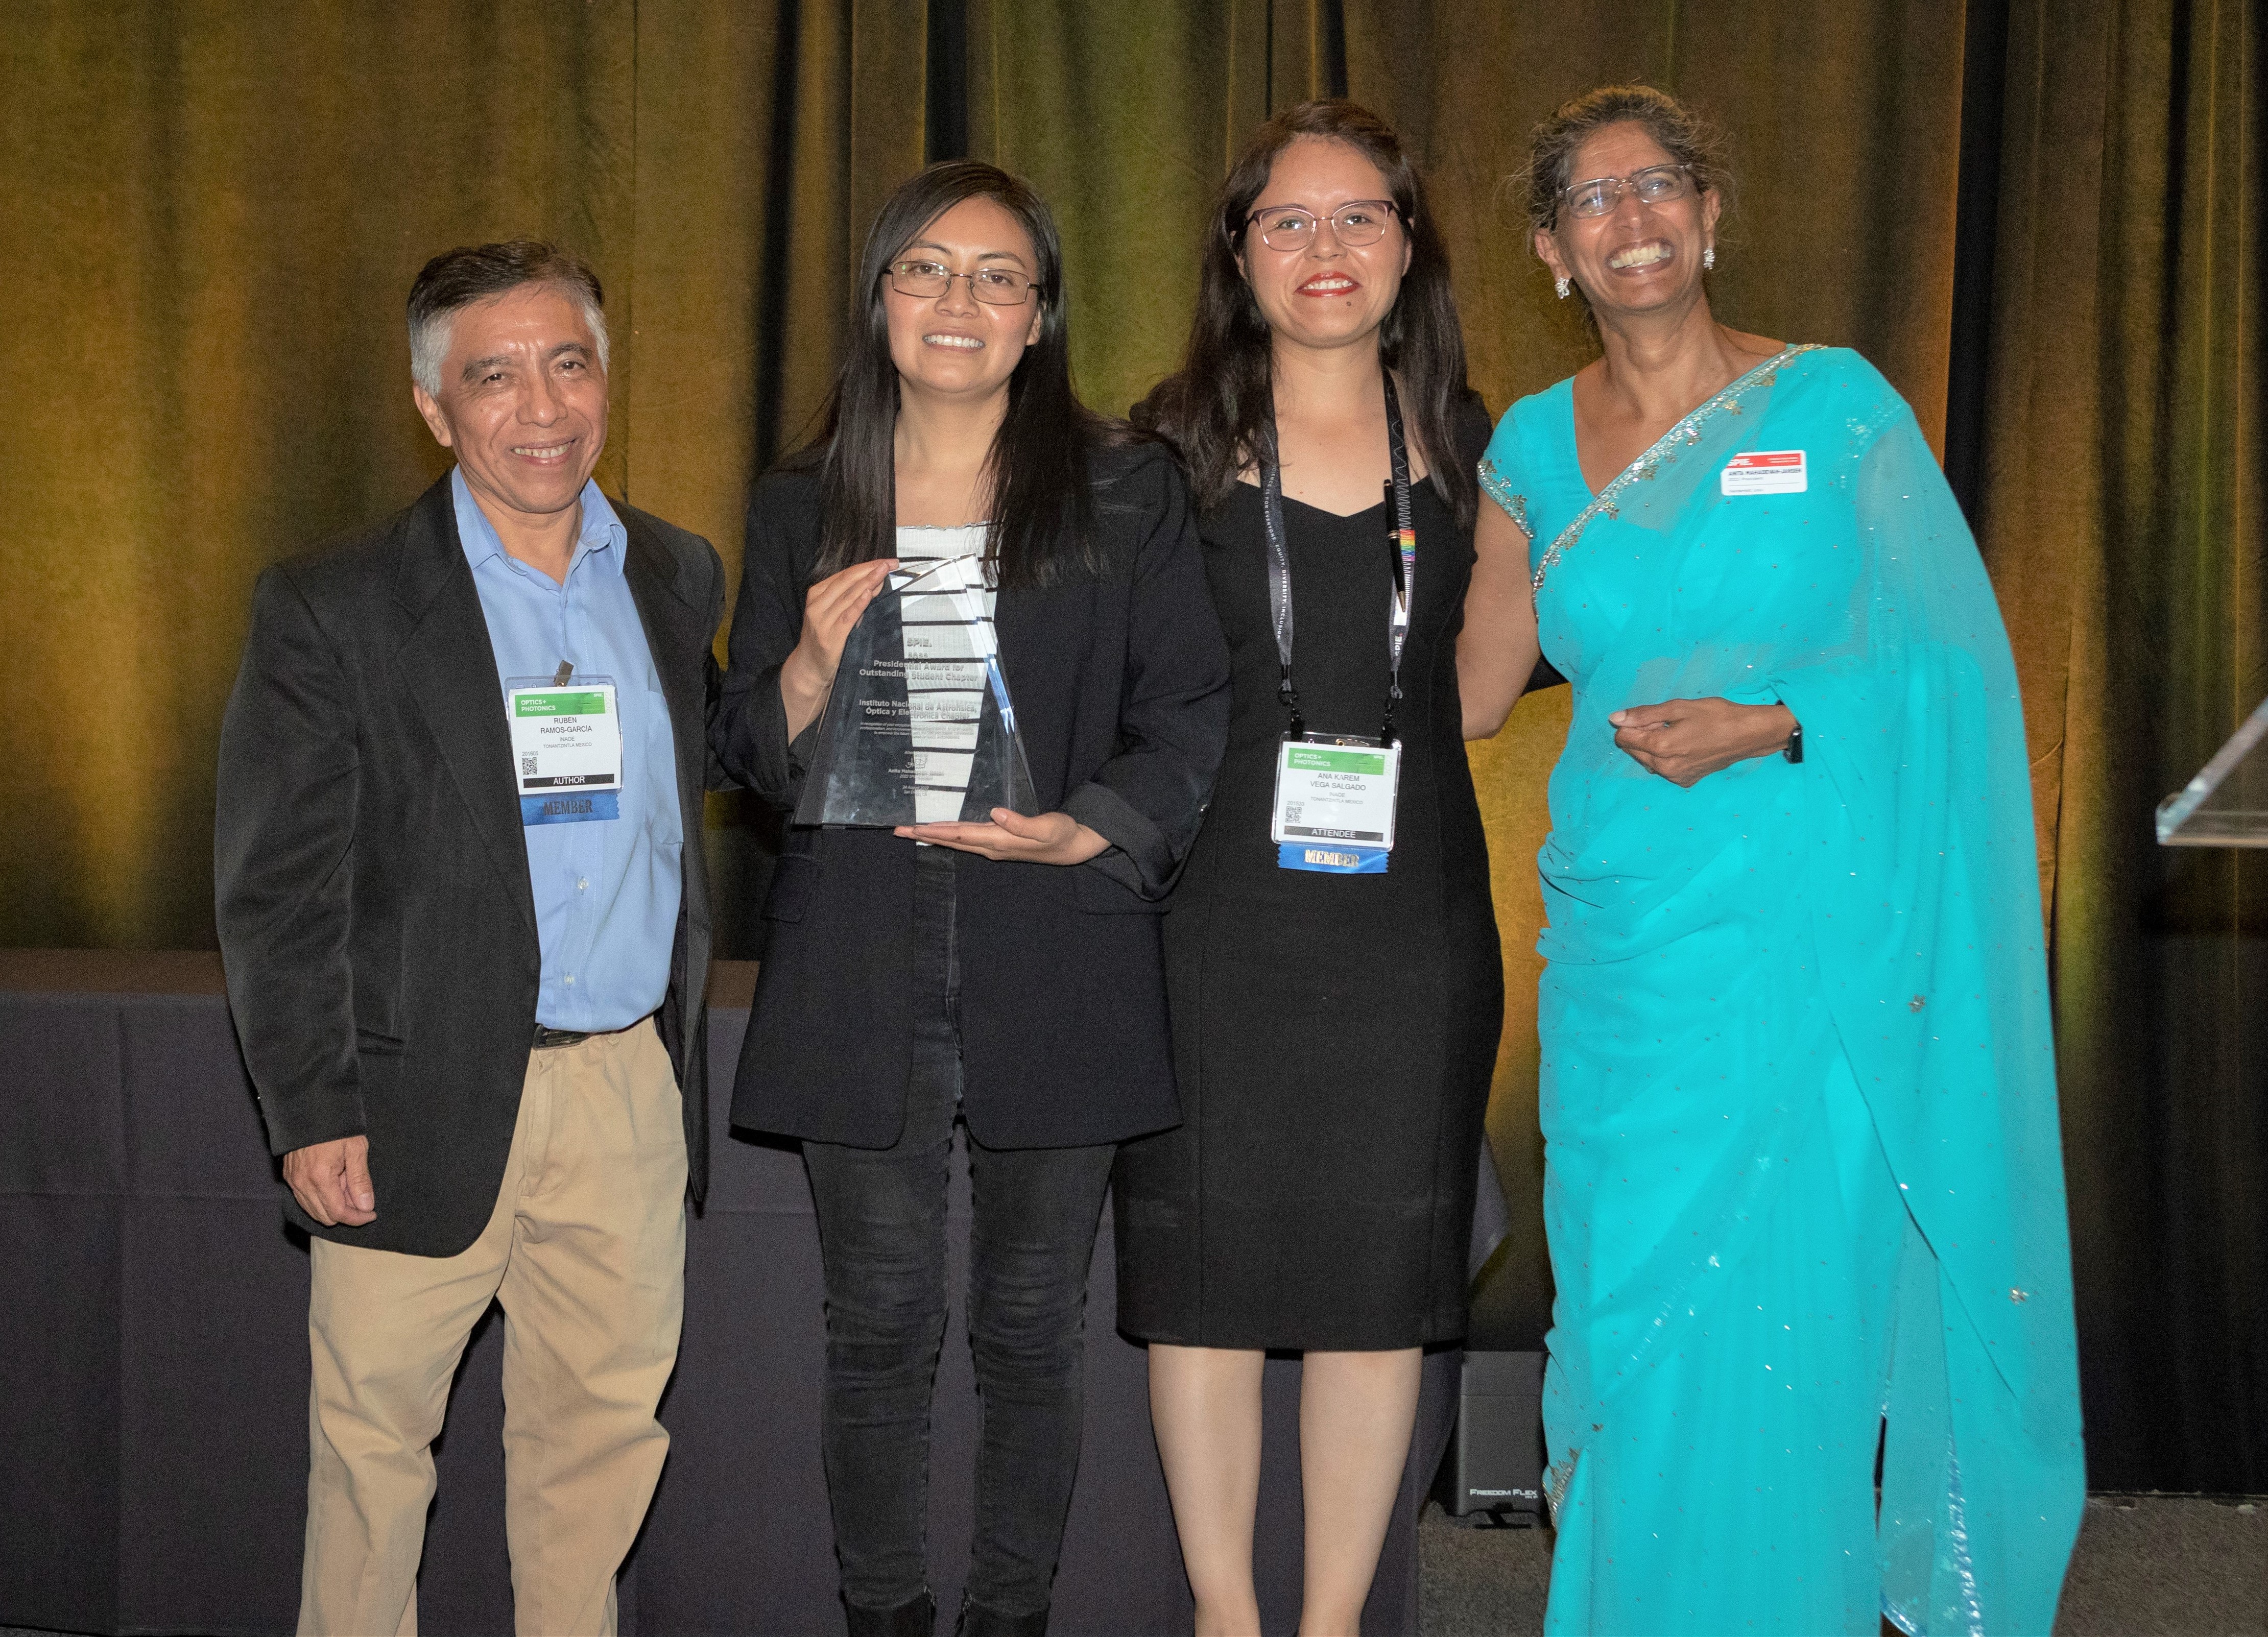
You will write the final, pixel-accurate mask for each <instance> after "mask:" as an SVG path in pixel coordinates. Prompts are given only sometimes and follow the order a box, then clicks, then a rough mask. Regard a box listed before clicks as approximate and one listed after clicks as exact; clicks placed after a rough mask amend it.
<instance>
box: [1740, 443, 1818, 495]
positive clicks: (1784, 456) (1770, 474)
mask: <svg viewBox="0 0 2268 1637" xmlns="http://www.w3.org/2000/svg"><path fill="white" fill-rule="evenodd" d="M1810 486H1811V485H1810V481H1809V480H1808V478H1807V477H1806V476H1805V475H1804V469H1803V451H1801V450H1800V449H1757V450H1751V451H1749V453H1747V454H1745V455H1734V457H1733V460H1732V464H1731V465H1730V466H1727V467H1726V468H1725V469H1724V471H1723V472H1722V473H1719V476H1718V487H1719V488H1720V489H1722V490H1723V491H1724V492H1725V493H1726V494H1727V495H1800V494H1802V493H1803V492H1804V490H1805V489H1807V488H1809V487H1810Z"/></svg>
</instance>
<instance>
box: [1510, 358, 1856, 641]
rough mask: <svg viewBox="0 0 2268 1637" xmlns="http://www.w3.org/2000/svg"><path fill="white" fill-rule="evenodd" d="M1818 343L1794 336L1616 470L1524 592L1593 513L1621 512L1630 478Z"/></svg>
mask: <svg viewBox="0 0 2268 1637" xmlns="http://www.w3.org/2000/svg"><path fill="white" fill-rule="evenodd" d="M1822 345H1823V343H1822V342H1819V341H1798V342H1797V343H1795V344H1794V345H1793V346H1791V347H1784V348H1782V349H1780V350H1779V351H1778V352H1777V353H1774V354H1773V355H1772V356H1771V357H1769V358H1767V359H1765V360H1764V362H1763V363H1760V364H1758V365H1756V368H1755V369H1753V370H1750V371H1749V372H1748V373H1747V374H1746V375H1743V376H1742V377H1741V378H1739V379H1738V380H1736V381H1734V382H1732V383H1731V384H1730V385H1727V386H1725V387H1724V388H1723V389H1721V390H1720V391H1719V392H1718V393H1715V394H1714V395H1713V396H1712V397H1711V398H1710V399H1709V400H1707V401H1705V403H1703V404H1702V405H1701V406H1700V407H1698V408H1697V409H1695V410H1693V411H1691V412H1690V414H1688V415H1686V416H1685V417H1684V418H1683V420H1681V421H1679V422H1678V423H1677V424H1676V425H1675V426H1673V427H1671V428H1670V429H1669V430H1668V431H1667V432H1664V433H1663V434H1662V435H1661V437H1658V438H1656V439H1655V440H1654V441H1653V447H1651V448H1649V449H1648V450H1647V451H1646V452H1645V453H1644V454H1642V455H1640V456H1639V457H1638V459H1635V460H1633V461H1631V463H1630V465H1628V466H1624V468H1623V469H1622V470H1621V471H1620V472H1619V473H1616V474H1615V478H1614V481H1612V482H1610V483H1609V484H1608V485H1607V486H1606V488H1602V489H1601V490H1600V491H1599V492H1598V494H1597V495H1595V496H1593V497H1592V500H1591V503H1590V504H1589V505H1587V506H1586V507H1584V508H1583V510H1580V511H1579V512H1577V513H1576V514H1575V520H1574V521H1573V522H1572V523H1570V524H1569V525H1567V526H1566V527H1565V528H1564V529H1562V530H1560V531H1559V537H1558V539H1557V540H1553V541H1552V542H1551V544H1550V547H1548V548H1547V549H1546V550H1545V552H1544V554H1543V558H1542V559H1541V560H1540V561H1539V562H1537V563H1536V565H1535V575H1534V576H1532V577H1531V578H1530V579H1529V581H1528V594H1529V595H1530V596H1533V595H1535V593H1536V592H1538V591H1542V590H1543V576H1546V575H1548V574H1550V572H1551V569H1552V565H1553V564H1555V563H1557V562H1558V561H1559V559H1560V558H1561V557H1563V556H1565V554H1566V551H1567V548H1568V547H1570V546H1572V545H1573V544H1574V543H1575V541H1576V540H1577V539H1578V538H1579V537H1580V535H1581V534H1582V532H1583V531H1584V530H1585V529H1586V528H1587V527H1589V526H1590V524H1591V520H1592V519H1593V518H1596V517H1597V516H1599V514H1600V513H1602V512H1604V513H1605V514H1606V515H1607V516H1608V517H1609V518H1618V517H1620V516H1621V515H1622V506H1621V504H1620V501H1621V497H1622V495H1623V493H1624V490H1626V489H1628V488H1630V486H1631V484H1633V483H1638V482H1643V481H1646V480H1648V479H1650V478H1652V477H1653V475H1654V473H1657V472H1659V471H1660V470H1661V468H1662V467H1663V466H1669V465H1672V464H1674V463H1675V461H1676V459H1677V448H1676V445H1677V444H1681V443H1685V444H1694V443H1698V442H1699V441H1700V439H1701V428H1702V426H1703V425H1704V424H1705V422H1707V421H1708V420H1709V419H1710V418H1711V417H1712V415H1716V414H1717V413H1718V412H1719V411H1720V410H1724V409H1733V410H1735V411H1737V410H1738V409H1739V407H1740V404H1739V401H1738V400H1740V399H1741V397H1742V395H1744V394H1745V393H1751V392H1754V391H1755V390H1756V388H1757V387H1759V386H1769V385H1771V384H1772V381H1773V380H1774V378H1777V377H1778V374H1779V372H1780V371H1782V370H1784V369H1786V367H1787V364H1788V361H1789V360H1790V359H1792V358H1793V357H1795V356H1797V355H1798V354H1800V353H1807V352H1816V351H1818V350H1819V349H1820V347H1821V346H1822Z"/></svg>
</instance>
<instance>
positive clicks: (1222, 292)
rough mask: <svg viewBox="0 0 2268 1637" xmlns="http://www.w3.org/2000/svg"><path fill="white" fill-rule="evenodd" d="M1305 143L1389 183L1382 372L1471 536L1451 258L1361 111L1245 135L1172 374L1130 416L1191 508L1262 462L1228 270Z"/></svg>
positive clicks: (1254, 308) (1306, 115) (1266, 393)
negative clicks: (1341, 151) (1398, 249)
mask: <svg viewBox="0 0 2268 1637" xmlns="http://www.w3.org/2000/svg"><path fill="white" fill-rule="evenodd" d="M1302 136H1324V137H1329V139H1331V140H1332V141H1334V142H1343V143H1347V144H1348V145H1349V146H1351V147H1353V148H1356V149H1358V150H1360V151H1361V153H1362V154H1363V156H1364V157H1365V158H1367V159H1368V160H1369V161H1370V162H1371V163H1372V164H1373V165H1376V166H1377V167H1378V173H1379V174H1380V175H1381V176H1382V177H1384V178H1385V179H1386V187H1387V191H1388V195H1389V196H1390V197H1391V198H1392V199H1393V201H1394V208H1395V212H1396V213H1397V214H1398V215H1399V216H1400V217H1401V218H1402V226H1403V231H1404V232H1406V233H1407V234H1408V235H1409V236H1410V270H1409V271H1408V272H1406V273H1404V274H1403V275H1402V292H1401V295H1400V296H1399V297H1397V298H1396V300H1395V304H1394V309H1393V311H1392V312H1388V314H1387V315H1386V322H1385V323H1384V324H1383V325H1382V326H1381V327H1380V328H1379V332H1378V350H1379V356H1380V359H1381V362H1382V363H1384V364H1385V365H1386V367H1387V368H1388V369H1389V370H1391V371H1394V372H1395V375H1396V376H1397V377H1399V378H1400V380H1401V387H1402V405H1403V415H1405V416H1406V417H1407V419H1408V422H1409V425H1410V430H1411V432H1412V433H1413V434H1414V435H1415V437H1416V439H1417V442H1418V446H1419V447H1420V448H1422V449H1423V450H1424V451H1425V459H1426V463H1427V465H1428V466H1430V467H1431V468H1432V471H1431V473H1430V481H1432V485H1433V488H1434V491H1435V492H1436V493H1437V494H1439V495H1440V497H1441V499H1442V500H1443V502H1445V503H1447V506H1448V508H1449V510H1450V511H1451V512H1452V513H1453V514H1454V516H1455V518H1456V519H1457V526H1458V527H1459V528H1461V529H1464V528H1469V527H1471V526H1472V522H1473V513H1474V508H1475V505H1476V500H1477V493H1476V491H1477V487H1478V486H1477V481H1476V478H1475V475H1474V473H1473V472H1472V471H1471V470H1470V469H1469V467H1468V466H1466V465H1465V463H1464V462H1463V461H1462V460H1461V459H1458V457H1457V452H1456V448H1457V446H1456V442H1455V439H1454V437H1453V436H1452V432H1451V428H1452V426H1453V424H1454V415H1455V412H1456V409H1457V407H1459V405H1460V404H1462V402H1463V401H1464V400H1466V399H1467V398H1468V397H1469V394H1470V390H1471V389H1470V388H1469V387H1468V386H1467V385H1466V384H1465V338H1464V332H1463V331H1462V329H1460V328H1459V327H1458V325H1457V303H1456V297H1455V296H1454V294H1453V293H1452V292H1451V290H1450V288H1449V254H1448V252H1447V250H1446V249H1444V248H1443V247H1442V245H1441V235H1440V230H1439V229H1437V228H1436V227H1435V226H1434V225H1433V218H1432V216H1431V214H1429V213H1428V212H1427V210H1426V209H1425V188H1424V187H1423V185H1422V184H1421V183H1420V181H1419V180H1418V170H1417V167H1416V166H1415V165H1411V164H1410V160H1409V158H1408V157H1407V156H1406V155H1404V154H1403V151H1402V141H1401V138H1399V137H1397V136H1395V134H1394V128H1393V127H1392V126H1390V125H1388V123H1387V122H1386V121H1384V120H1381V119H1380V118H1379V117H1378V115H1376V114H1373V113H1372V112H1371V111H1370V110H1369V109H1367V108H1366V107H1364V106H1361V105H1360V104H1359V103H1353V102H1347V101H1344V100H1340V99H1333V100H1330V101H1324V102H1303V103H1301V104H1300V105H1299V106H1297V107H1293V108H1286V109H1285V111H1284V112H1283V113H1281V114H1278V115H1277V116H1276V117H1275V118H1274V119H1272V120H1270V121H1268V122H1267V123H1266V124H1265V125H1263V126H1262V127H1261V128H1259V129H1258V130H1256V131H1255V132H1254V133H1253V134H1252V140H1251V141H1250V142H1248V143H1246V144H1245V147H1244V151H1243V152H1242V153H1241V154H1240V155H1238V156H1237V160H1236V164H1235V165H1233V167H1231V169H1230V171H1229V173H1228V180H1226V181H1225V182H1223V183H1222V184H1221V189H1220V199H1219V203H1218V205H1216V207H1215V208H1214V210H1213V213H1212V217H1211V220H1210V221H1209V222H1207V224H1206V225H1205V239H1204V264H1203V267H1202V268H1201V269H1200V271H1199V273H1198V275H1197V317H1196V318H1195V319H1193V320H1192V321H1191V323H1190V326H1189V346H1188V349H1186V350H1185V351H1184V352H1183V353H1182V367H1181V371H1180V372H1179V373H1178V374H1176V375H1175V376H1173V377H1172V378H1169V379H1167V380H1166V381H1165V382H1163V383H1161V384H1160V385H1159V386H1158V388H1157V389H1156V390H1155V391H1154V392H1152V393H1151V394H1150V396H1149V397H1148V398H1146V399H1145V400H1143V401H1142V402H1141V404H1140V405H1138V407H1136V408H1135V411H1134V423H1135V424H1136V425H1137V426H1144V427H1154V428H1155V429H1157V430H1158V431H1160V432H1161V433H1163V434H1164V435H1165V436H1166V437H1167V438H1168V439H1169V440H1170V441H1171V442H1172V443H1173V444H1174V446H1175V449H1176V450H1177V451H1179V452H1180V454H1181V457H1182V466H1183V468H1184V469H1185V470H1186V471H1187V472H1188V473H1189V488H1190V489H1191V491H1192V492H1193V493H1194V494H1195V496H1196V497H1197V503H1198V504H1199V505H1202V506H1217V505H1219V503H1221V502H1222V501H1224V500H1226V499H1227V498H1228V496H1230V495H1231V494H1233V492H1234V491H1235V487H1236V480H1237V473H1239V472H1241V470H1242V469H1243V468H1244V467H1245V466H1247V465H1248V464H1249V463H1250V462H1251V461H1253V460H1254V459H1257V458H1259V457H1260V456H1262V455H1263V454H1272V453H1273V452H1274V451H1272V450H1268V449H1266V448H1265V447H1264V445H1265V444H1266V441H1267V437H1268V427H1269V425H1270V409H1271V407H1272V400H1271V396H1270V394H1271V392H1272V383H1273V375H1272V369H1271V364H1270V353H1269V341H1268V321H1267V319H1264V318H1263V317H1262V316H1261V312H1260V304H1259V302H1258V301H1256V300H1255V299H1254V297H1253V294H1252V287H1251V286H1250V285H1249V284H1248V283H1246V282H1245V279H1244V275H1243V274H1242V273H1241V272H1240V271H1239V270H1238V268H1237V265H1236V252H1237V248H1238V246H1240V245H1241V244H1242V243H1243V240H1244V231H1245V226H1246V218H1247V217H1249V216H1250V214H1251V211H1252V207H1253V205H1254V203H1255V202H1256V201H1257V200H1258V199H1259V197H1260V193H1261V190H1262V189H1263V188H1264V187H1267V186H1268V175H1269V173H1270V171H1271V170H1273V169H1274V168H1275V165H1276V157H1277V156H1278V154H1280V153H1282V152H1283V151H1284V150H1285V149H1286V148H1288V147H1290V146H1291V145H1292V143H1294V142H1296V141H1298V140H1299V139H1300V137H1302Z"/></svg>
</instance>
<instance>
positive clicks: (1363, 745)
mask: <svg viewBox="0 0 2268 1637" xmlns="http://www.w3.org/2000/svg"><path fill="white" fill-rule="evenodd" d="M1401 784H1402V746H1400V745H1380V744H1377V743H1376V742H1374V741H1373V740H1369V739H1345V738H1329V737H1326V736H1322V735H1319V734H1309V735H1307V737H1306V738H1295V739H1285V741H1284V742H1283V743H1282V744H1280V745H1278V746H1277V749H1276V809H1275V814H1274V818H1273V822H1272V823H1271V825H1270V829H1269V833H1268V834H1269V839H1270V841H1274V842H1275V843H1276V863H1277V866H1278V868H1279V869H1284V870H1320V871H1322V872H1323V873H1325V874H1329V875H1342V876H1382V875H1384V874H1385V873H1386V863H1387V858H1388V855H1389V854H1391V853H1392V852H1393V850H1394V806H1395V796H1396V794H1397V792H1398V791H1399V790H1400V789H1401Z"/></svg>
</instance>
